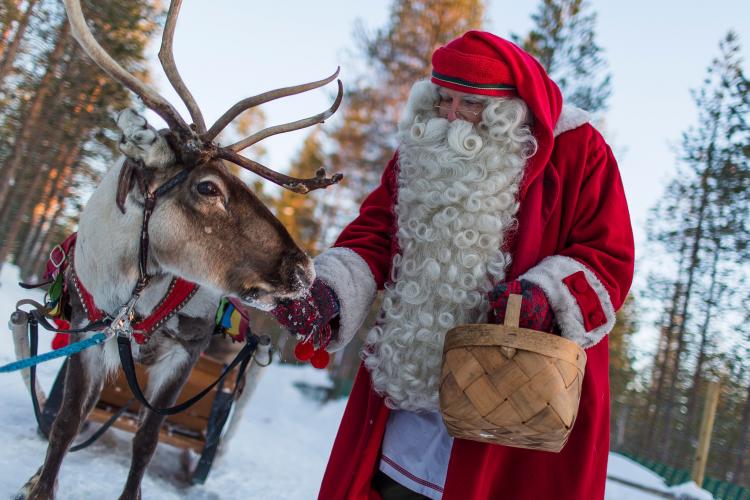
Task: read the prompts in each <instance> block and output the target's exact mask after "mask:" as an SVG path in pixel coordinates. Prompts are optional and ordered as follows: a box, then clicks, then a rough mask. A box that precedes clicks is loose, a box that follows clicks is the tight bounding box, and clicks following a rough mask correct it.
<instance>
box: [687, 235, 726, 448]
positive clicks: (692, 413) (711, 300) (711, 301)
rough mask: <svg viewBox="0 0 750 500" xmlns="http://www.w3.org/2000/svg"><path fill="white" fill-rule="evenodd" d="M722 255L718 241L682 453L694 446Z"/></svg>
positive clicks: (688, 406) (690, 392) (689, 395)
mask: <svg viewBox="0 0 750 500" xmlns="http://www.w3.org/2000/svg"><path fill="white" fill-rule="evenodd" d="M720 255H721V247H720V243H719V242H718V241H716V247H715V248H714V255H713V260H712V262H711V284H710V285H709V288H708V297H707V299H706V314H705V316H704V317H703V325H702V326H701V334H700V335H701V342H700V347H699V348H698V358H697V359H696V362H695V370H694V371H693V382H692V387H691V389H690V391H689V392H688V404H687V418H688V424H687V426H686V428H685V430H686V431H687V433H686V434H687V435H686V436H685V440H684V441H683V444H682V446H681V447H680V455H681V456H684V455H685V454H690V453H691V451H692V450H691V449H690V448H692V446H689V444H690V438H691V437H692V436H693V427H695V423H696V420H697V419H696V413H698V409H697V408H696V407H697V405H698V389H699V388H700V383H701V380H702V379H703V365H704V364H705V363H706V359H707V357H708V355H707V353H706V348H707V347H708V338H709V334H708V329H709V328H710V326H711V319H712V315H713V312H714V305H715V303H716V298H715V295H716V288H717V285H718V278H717V274H718V267H719V256H720Z"/></svg>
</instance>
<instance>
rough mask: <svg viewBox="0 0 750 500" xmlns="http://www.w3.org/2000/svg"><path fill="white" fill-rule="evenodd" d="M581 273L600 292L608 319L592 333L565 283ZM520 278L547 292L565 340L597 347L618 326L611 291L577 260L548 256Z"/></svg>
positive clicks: (598, 294) (582, 345)
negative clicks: (610, 295)
mask: <svg viewBox="0 0 750 500" xmlns="http://www.w3.org/2000/svg"><path fill="white" fill-rule="evenodd" d="M578 271H583V273H584V275H585V276H586V280H587V281H588V283H589V285H590V286H591V288H593V289H594V291H595V292H596V295H597V297H598V298H599V302H600V303H601V306H602V310H603V311H604V315H605V317H606V318H607V322H606V323H604V324H603V325H601V326H599V327H597V328H595V329H593V330H591V331H590V332H587V331H586V328H585V327H584V324H583V315H582V313H581V310H580V308H579V306H578V302H577V301H576V299H575V297H573V294H571V293H570V290H568V287H567V286H566V285H565V283H563V281H562V280H563V279H565V278H566V277H568V276H570V275H571V274H574V273H577V272H578ZM519 279H525V280H528V281H531V282H532V283H534V284H536V285H538V286H540V287H541V288H542V290H544V293H545V294H546V295H547V299H548V300H549V302H550V305H551V306H552V310H553V311H554V313H555V319H556V320H557V323H558V324H559V325H560V328H561V329H562V335H563V337H565V338H567V339H570V340H572V341H574V342H575V343H577V344H578V345H580V346H581V347H583V348H584V349H588V348H589V347H593V346H594V345H596V344H597V343H598V342H599V341H600V340H601V339H602V338H604V336H605V335H607V334H608V333H609V332H610V331H611V330H612V327H613V326H615V309H614V307H612V301H611V300H610V298H609V293H608V292H607V289H606V288H604V285H602V283H601V281H599V279H598V278H597V277H596V276H595V275H594V273H593V272H592V271H591V270H590V269H588V268H587V267H586V266H584V265H583V264H581V263H580V262H578V261H577V260H575V259H571V258H570V257H563V256H562V255H553V256H552V257H547V258H546V259H544V260H543V261H541V262H540V263H539V264H537V265H536V266H534V267H533V268H531V269H529V270H528V271H527V272H526V273H525V274H523V275H522V276H521V277H520V278H519Z"/></svg>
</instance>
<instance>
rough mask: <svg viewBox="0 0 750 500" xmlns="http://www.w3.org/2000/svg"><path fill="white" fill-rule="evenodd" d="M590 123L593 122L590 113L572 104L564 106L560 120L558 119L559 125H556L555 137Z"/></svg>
mask: <svg viewBox="0 0 750 500" xmlns="http://www.w3.org/2000/svg"><path fill="white" fill-rule="evenodd" d="M589 121H591V117H590V116H589V113H588V111H584V110H582V109H581V108H577V107H575V106H573V105H572V104H563V108H562V112H561V113H560V118H558V119H557V124H555V131H554V134H555V137H557V136H558V135H560V134H562V133H563V132H567V131H568V130H573V129H574V128H578V127H580V126H581V125H583V124H584V123H588V122H589Z"/></svg>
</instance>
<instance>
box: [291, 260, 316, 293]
mask: <svg viewBox="0 0 750 500" xmlns="http://www.w3.org/2000/svg"><path fill="white" fill-rule="evenodd" d="M294 278H295V279H296V280H297V283H299V285H300V287H301V288H305V289H307V288H310V287H311V286H312V283H313V280H314V279H315V270H314V268H313V267H312V266H311V265H310V264H309V261H308V263H305V264H297V265H296V267H295V269H294Z"/></svg>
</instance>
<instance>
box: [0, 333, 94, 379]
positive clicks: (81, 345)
mask: <svg viewBox="0 0 750 500" xmlns="http://www.w3.org/2000/svg"><path fill="white" fill-rule="evenodd" d="M105 340H107V336H106V335H105V334H103V333H101V332H100V333H97V334H96V335H94V336H93V337H90V338H88V339H86V340H81V341H80V342H74V343H72V344H70V345H67V346H65V347H63V348H61V349H57V350H55V351H50V352H46V353H44V354H40V355H39V356H32V357H30V358H26V359H19V360H18V361H14V362H13V363H8V364H7V365H4V366H0V373H8V372H14V371H16V370H23V369H24V368H29V367H30V366H34V365H38V364H39V363H44V362H45V361H50V360H52V359H55V358H62V357H67V356H72V355H73V354H76V353H78V352H81V351H83V350H84V349H88V348H89V347H93V346H95V345H97V344H101V343H103V342H104V341H105Z"/></svg>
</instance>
